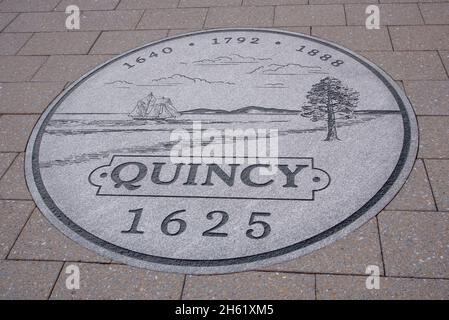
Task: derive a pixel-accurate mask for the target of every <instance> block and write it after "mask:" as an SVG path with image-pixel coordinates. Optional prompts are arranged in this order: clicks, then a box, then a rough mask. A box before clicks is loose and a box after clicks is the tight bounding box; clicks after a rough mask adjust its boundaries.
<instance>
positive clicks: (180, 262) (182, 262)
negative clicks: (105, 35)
mask: <svg viewBox="0 0 449 320" xmlns="http://www.w3.org/2000/svg"><path fill="white" fill-rule="evenodd" d="M226 31H231V32H233V31H242V32H248V31H260V32H269V33H278V34H282V35H288V36H293V37H298V38H302V39H306V40H309V41H314V42H317V43H319V44H321V45H324V46H328V47H330V48H332V49H334V50H337V51H339V52H341V53H343V54H345V55H347V56H349V57H350V58H352V59H354V60H356V61H357V62H359V63H361V64H362V65H363V66H365V67H366V68H367V69H368V70H370V71H371V72H373V73H374V75H375V76H376V77H377V78H379V79H380V80H381V81H382V83H383V84H384V85H385V86H386V87H387V88H388V90H389V91H390V92H391V94H392V95H393V97H394V99H395V101H396V103H397V104H398V107H399V110H400V112H401V115H402V121H403V126H404V141H403V145H402V150H401V154H400V156H399V160H398V162H397V164H396V167H395V168H394V170H393V172H392V173H391V175H390V177H389V178H388V180H387V181H386V182H385V183H384V185H383V186H382V187H381V188H380V189H379V191H377V193H376V194H375V195H374V196H373V197H372V198H371V199H370V200H368V202H366V203H365V204H364V205H363V206H362V207H361V208H359V209H358V210H357V211H356V212H354V213H353V214H352V215H350V216H349V217H348V218H346V219H345V220H343V221H341V222H339V223H338V224H336V225H334V226H333V227H331V228H329V229H327V230H325V231H323V232H321V233H319V234H317V235H315V236H313V237H310V238H308V239H305V240H302V241H300V242H297V243H295V244H292V245H289V246H287V247H284V248H280V249H276V250H273V251H269V252H264V253H260V254H255V255H249V256H243V257H237V258H227V259H212V260H194V259H175V258H166V257H160V256H153V255H149V254H144V253H140V252H136V251H132V250H129V249H126V248H122V247H120V246H117V245H115V244H112V243H110V242H107V241H105V240H103V239H101V238H99V237H97V236H95V235H93V234H92V233H90V232H88V231H86V230H84V229H83V228H81V227H80V226H78V225H77V224H75V223H74V222H73V221H72V220H70V219H69V218H68V217H67V216H66V215H65V214H64V213H63V212H62V211H61V210H60V209H59V208H58V207H57V206H56V204H55V203H54V202H53V200H52V199H51V197H50V195H49V194H48V192H47V190H46V189H45V186H44V183H43V181H42V177H41V174H40V170H39V148H40V143H41V140H42V135H43V133H44V129H45V127H46V125H47V123H48V121H49V119H50V118H51V117H52V115H53V113H54V112H55V111H56V109H57V108H58V107H59V105H60V104H61V102H62V101H64V99H65V97H66V96H67V95H69V94H70V93H71V92H72V91H73V90H74V89H76V88H77V87H78V86H79V85H80V84H81V83H83V82H84V81H85V80H87V79H88V78H89V77H90V76H92V75H93V74H95V73H96V72H98V71H100V70H102V69H103V68H104V67H106V66H108V65H109V64H111V63H113V62H115V61H116V60H119V59H121V58H124V57H126V56H128V55H130V54H132V53H134V52H136V51H139V50H142V49H144V48H147V47H151V46H153V45H156V44H160V43H163V42H166V41H171V40H175V39H179V38H184V37H189V36H194V35H198V34H207V33H215V32H226ZM410 141H411V127H410V119H409V117H408V113H407V110H406V108H405V106H404V103H403V101H402V99H401V98H400V96H399V94H398V92H397V91H396V90H395V89H394V88H393V87H392V85H391V84H390V82H389V81H388V80H387V79H386V78H385V77H384V76H383V75H382V74H381V73H379V72H378V71H377V70H376V69H374V68H373V67H372V66H371V65H370V64H369V63H367V62H366V61H363V60H362V59H360V58H359V57H357V56H355V55H353V54H352V53H351V52H347V51H346V50H344V49H343V48H340V47H337V46H334V45H333V44H332V43H329V42H325V41H321V40H319V39H316V38H312V37H307V36H302V35H301V34H295V33H288V32H282V31H275V30H270V29H266V30H265V29H251V28H248V29H239V28H231V29H214V30H207V31H200V32H196V33H190V34H183V35H178V36H174V37H171V38H167V39H163V40H159V41H155V42H152V43H149V44H148V45H145V46H143V47H139V48H136V49H134V50H132V51H128V52H126V53H124V54H122V55H119V56H117V57H115V58H113V59H111V60H109V61H107V62H106V63H104V64H103V65H101V66H99V67H97V68H95V69H94V70H92V71H90V72H89V73H88V74H87V75H85V76H83V77H82V78H81V79H79V80H77V81H76V82H75V84H74V85H73V86H72V87H71V88H70V89H69V90H68V91H67V92H66V93H64V95H63V96H62V97H61V98H59V100H58V101H57V103H56V104H55V105H54V106H53V107H52V109H51V110H50V112H49V113H48V114H47V116H46V117H45V119H44V120H43V121H42V123H41V126H40V127H39V131H38V132H37V135H36V139H35V142H34V145H33V151H32V160H31V161H32V162H31V169H32V174H33V178H34V182H35V184H36V187H37V189H38V191H39V193H40V195H41V197H42V200H43V201H44V203H45V204H46V205H47V207H48V209H50V210H51V212H52V213H53V214H54V216H55V217H56V218H58V219H59V220H60V221H61V222H62V223H63V224H64V225H66V226H67V227H68V228H69V229H71V230H72V231H73V232H75V233H76V234H78V235H79V236H81V237H82V238H84V239H86V240H88V241H90V242H92V243H94V244H96V245H98V246H100V247H103V248H104V249H107V250H109V251H112V252H114V253H116V254H119V255H123V256H127V257H130V258H133V259H138V260H142V261H147V262H152V263H159V264H165V265H176V266H190V267H217V266H228V265H235V264H242V263H250V262H255V261H258V260H264V259H268V258H273V257H277V256H281V255H285V254H288V253H290V252H293V251H296V250H299V249H302V248H305V247H307V246H310V245H312V244H314V243H316V242H319V241H321V240H324V239H325V238H328V237H329V236H331V235H333V234H335V233H336V232H338V231H340V230H342V229H343V228H345V227H347V226H349V225H350V224H351V223H353V222H354V221H356V220H357V219H358V218H360V217H361V216H363V215H364V214H365V213H366V212H367V210H369V209H370V208H371V207H372V206H374V205H375V204H376V203H377V202H378V201H379V200H380V199H381V198H382V197H383V196H384V195H385V193H386V192H387V191H388V190H389V189H390V188H391V186H393V184H394V183H395V181H396V180H397V178H398V176H399V175H400V173H401V171H402V169H403V167H404V164H405V162H406V159H407V157H408V154H409V150H410ZM415 159H416V157H415ZM379 211H380V210H379Z"/></svg>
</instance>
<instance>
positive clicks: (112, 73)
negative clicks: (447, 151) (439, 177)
mask: <svg viewBox="0 0 449 320" xmlns="http://www.w3.org/2000/svg"><path fill="white" fill-rule="evenodd" d="M329 7H330V6H329ZM337 7H338V6H337ZM226 9H227V8H220V10H226ZM187 10H190V11H187ZM217 10H218V9H217ZM320 10H322V9H320ZM171 13H173V14H180V16H179V17H182V16H183V15H185V14H186V13H188V15H189V16H190V18H192V17H193V15H196V14H200V15H201V9H176V10H172V9H164V10H155V11H152V10H150V11H147V12H146V15H147V17H146V18H145V16H144V18H143V19H142V21H141V23H140V24H139V27H143V26H142V24H146V23H153V22H151V21H149V15H151V14H155V16H157V17H159V18H161V19H162V17H163V16H164V15H165V14H171ZM190 14H193V15H190ZM192 19H193V18H192ZM192 21H193V20H192ZM166 27H171V26H166ZM229 38H230V39H229ZM302 46H304V47H302ZM93 57H95V56H89V58H93ZM52 58H53V57H52ZM56 58H58V57H55V59H56ZM80 58H82V59H85V58H86V57H80ZM103 58H105V56H98V59H99V60H101V59H103ZM65 59H68V58H67V57H66V56H61V57H60V61H59V63H60V64H61V67H57V68H55V67H51V66H53V65H55V61H51V58H50V59H49V61H48V62H47V63H46V64H45V65H44V66H43V67H42V68H41V70H40V71H39V73H38V74H37V75H36V76H35V79H39V78H41V77H43V79H48V78H51V77H52V74H53V73H57V70H59V68H61V70H64V69H63V68H66V69H65V70H67V68H68V67H67V66H66V65H64V64H63V63H62V62H63V61H65ZM70 59H73V61H74V62H76V59H79V58H78V57H76V56H72V57H70ZM93 62H94V61H93ZM56 65H58V64H56ZM84 65H85V64H84ZM75 66H76V63H74V64H73V65H72V66H69V68H73V69H76V68H75ZM76 71H77V72H80V70H76ZM44 75H45V76H44ZM67 80H68V79H67ZM320 81H321V82H320ZM318 83H320V84H322V85H323V86H324V87H322V88H323V90H321V91H320V90H319V89H317V92H316V93H315V94H316V96H317V97H318V98H319V99H323V97H327V100H326V99H325V101H328V102H326V103H331V102H329V101H333V100H334V99H337V98H338V99H352V104H350V103H349V106H348V108H349V109H352V108H354V109H355V112H354V113H352V112H349V111H348V110H347V109H339V108H341V105H342V103H343V102H341V101H343V100H340V103H339V104H335V105H334V108H337V109H338V111H335V112H336V117H337V120H336V123H337V125H336V126H332V124H329V125H327V120H326V119H327V117H326V115H327V113H326V112H330V111H323V110H328V109H320V108H323V107H322V105H319V106H315V109H312V111H313V112H314V118H313V119H312V120H318V121H316V122H314V121H310V119H309V118H307V117H305V115H307V112H308V111H310V110H308V107H307V105H308V103H310V104H314V103H315V102H313V100H312V101H309V102H308V101H307V97H306V96H307V95H308V92H311V90H312V89H313V88H319V86H318V85H316V86H315V87H312V86H313V85H314V84H318ZM386 84H388V86H387V85H386ZM330 86H331V87H332V90H334V91H332V92H334V93H335V95H336V96H333V97H330V96H329V95H328V92H329V91H330V89H329V88H330ZM348 92H353V93H352V95H349V96H348V95H347V93H348ZM150 93H152V94H153V95H154V96H156V98H154V96H153V98H151V97H152V96H151V95H150ZM162 96H164V97H167V98H169V99H170V102H169V101H168V100H164V98H161V97H162ZM145 99H148V100H145ZM154 99H157V100H154ZM139 101H140V103H139V104H138V102H139ZM145 101H147V103H148V110H147V111H148V112H147V111H141V109H140V108H141V107H140V105H142V103H143V104H144V105H145ZM154 101H157V103H156V104H154ZM323 101H324V100H323ZM345 101H346V100H345ZM170 103H171V104H172V105H173V107H174V108H175V109H177V111H176V112H174V111H171V112H169V116H161V114H162V111H161V112H159V113H158V112H156V111H154V110H157V109H155V108H156V106H157V108H162V109H161V110H163V111H164V110H172V109H170V108H171V107H170V108H169V104H170ZM321 103H322V104H325V102H321ZM345 103H346V104H348V102H345ZM138 105H139V107H138V108H136V106H138ZM246 107H250V108H246ZM199 108H200V109H199ZM201 108H203V109H201ZM204 108H206V109H209V110H207V112H206V113H204ZM269 108H270V109H269ZM217 109H220V110H225V111H216V110H217ZM151 112H156V113H155V114H156V115H151V116H150V114H151ZM165 112H167V111H165ZM302 115H303V116H302ZM167 117H168V118H167ZM170 117H171V118H170ZM1 119H3V117H2V118H0V121H1ZM193 121H201V122H202V128H203V129H218V130H223V129H227V128H234V129H249V128H254V129H278V131H279V140H278V143H279V146H278V148H279V156H280V158H279V159H278V160H279V162H280V164H281V165H285V166H288V167H289V168H290V170H292V169H293V168H295V166H298V165H300V166H302V168H303V169H302V170H303V171H301V174H300V175H299V174H298V176H297V177H296V178H294V181H295V183H296V185H290V184H289V183H288V180H287V179H286V176H285V174H283V173H281V170H277V171H276V172H275V173H274V174H273V175H272V176H270V177H271V179H272V181H273V182H270V183H271V184H269V185H268V186H267V187H255V186H254V184H253V185H251V184H249V182H250V179H253V181H256V182H257V183H259V184H261V183H264V182H266V181H267V180H268V177H265V176H262V175H260V174H258V173H256V171H253V176H247V177H246V178H245V174H244V173H243V174H242V172H243V171H242V170H243V168H245V167H246V166H247V165H249V164H248V163H247V161H246V162H245V161H244V162H243V163H240V164H239V166H238V168H237V174H236V176H235V179H234V182H233V184H225V183H224V181H222V180H220V178H219V177H218V176H217V175H215V174H213V173H211V179H213V182H214V185H213V186H210V185H209V186H207V185H208V183H205V182H203V181H205V180H203V179H206V173H207V166H206V164H205V163H203V164H201V166H200V167H199V169H198V174H197V178H196V179H197V182H198V184H197V185H185V184H183V183H184V182H185V181H187V180H188V182H189V184H190V183H191V182H192V181H193V180H190V178H189V179H187V174H188V173H187V165H183V166H182V165H181V167H180V168H181V171H180V174H179V177H178V178H177V180H176V181H175V182H173V183H172V184H169V185H163V184H161V183H158V182H157V180H156V178H155V176H157V173H156V172H155V171H154V172H153V173H152V171H153V169H154V167H155V166H156V164H155V163H156V162H166V165H167V166H166V167H163V168H164V169H162V170H163V173H162V174H161V178H162V179H163V180H167V179H169V178H170V176H171V174H173V173H174V171H173V170H174V168H175V165H174V164H173V163H172V161H173V159H170V158H169V155H170V152H171V151H172V145H173V143H170V139H169V138H170V132H172V130H175V129H184V130H192V124H193ZM328 129H329V130H328ZM43 130H45V131H43ZM336 132H338V138H339V139H338V140H337V136H336V134H337V133H336ZM326 137H328V139H326ZM328 140H330V141H328ZM29 141H30V142H29V145H28V149H27V158H26V175H27V179H28V185H29V188H30V190H31V192H32V194H33V196H34V199H35V201H36V202H37V204H38V206H39V208H40V209H41V211H42V212H43V214H44V215H45V216H46V217H47V218H48V219H49V220H50V221H51V222H52V223H53V224H54V225H55V226H56V227H58V228H59V229H60V230H61V231H63V232H64V233H65V234H66V235H68V236H69V237H71V238H72V239H74V240H76V241H77V242H79V243H80V244H81V245H84V246H86V247H88V248H90V249H93V250H95V251H96V252H98V253H100V254H103V255H106V256H108V257H110V258H113V259H115V260H118V261H121V262H125V263H128V264H131V265H136V266H140V267H147V268H151V269H156V270H162V271H175V272H181V273H223V272H233V271H238V270H247V269H253V268H256V267H257V268H258V267H262V266H265V265H267V264H271V263H277V262H282V261H286V260H289V259H292V258H296V257H299V256H301V255H303V254H306V253H309V252H311V251H313V250H315V249H318V248H321V247H323V246H325V245H327V244H329V243H331V242H333V241H334V240H336V239H338V238H341V237H343V236H345V235H347V234H348V233H349V232H351V231H352V230H355V229H356V228H358V227H360V226H361V225H362V224H363V223H365V222H367V221H368V220H369V219H370V218H372V217H373V216H374V215H375V214H377V213H378V212H379V211H380V210H382V209H383V208H384V207H385V206H386V205H387V204H388V202H389V201H390V200H391V199H392V198H393V197H394V195H395V194H396V193H397V192H398V191H399V189H400V187H401V186H402V184H403V183H404V182H405V180H406V178H407V176H408V174H409V173H410V171H411V169H412V166H413V163H414V160H415V157H416V149H417V142H418V141H417V129H416V121H415V117H414V114H413V111H412V109H411V106H410V104H409V103H408V100H407V99H406V98H405V95H404V94H403V92H402V91H401V90H400V88H399V86H398V85H397V84H396V83H395V82H394V81H393V80H392V79H390V78H389V77H388V76H387V75H386V74H385V73H384V72H383V71H382V70H380V69H379V68H378V67H376V66H374V65H372V64H370V63H368V62H367V60H365V59H363V58H361V56H358V55H355V54H354V53H352V52H348V51H347V50H346V49H343V48H341V47H337V46H334V45H331V44H328V43H327V42H324V41H322V40H317V39H315V38H311V37H308V36H304V35H302V36H301V35H297V34H293V33H287V32H281V31H279V30H263V29H238V30H223V31H220V30H218V31H209V32H201V33H195V34H191V35H189V36H179V37H174V38H170V39H167V40H163V41H161V42H156V43H153V44H150V45H148V46H145V47H143V48H141V49H137V50H134V51H132V52H129V53H128V54H126V55H124V56H121V57H118V58H116V59H114V60H112V61H111V62H109V63H107V64H105V65H103V66H101V67H99V68H97V69H96V70H94V71H93V72H92V73H90V74H89V75H87V76H85V77H84V78H83V79H82V80H80V81H77V82H75V83H74V84H72V85H71V86H70V87H68V88H67V91H66V92H65V93H64V94H62V95H61V96H60V97H59V99H58V100H56V101H55V102H54V103H53V104H52V105H51V106H50V108H49V109H48V110H47V111H46V112H45V113H44V115H43V116H42V118H41V119H40V121H39V123H38V125H37V126H36V128H35V130H34V132H33V134H32V136H31V138H30V140H29ZM175 146H176V144H175ZM32 159H34V160H33V161H34V162H32ZM130 159H133V160H132V161H134V162H139V163H140V164H139V166H140V167H139V168H141V169H140V170H143V169H142V168H143V166H145V168H146V169H147V170H148V172H144V171H141V173H142V176H141V177H139V179H138V184H136V185H133V186H129V184H128V183H127V182H125V183H121V182H120V180H121V181H122V182H124V181H125V180H126V181H127V180H133V179H134V178H136V177H137V176H136V174H137V171H136V170H135V169H136V167H133V168H132V167H129V165H131V166H135V164H130V163H129V161H131V160H130ZM122 165H124V166H125V167H127V169H126V170H124V171H123V172H122V171H120V170H121V169H120V168H122V167H123V166H122ZM117 166H118V167H117ZM221 166H222V168H223V170H225V171H226V172H228V171H229V170H230V167H229V166H228V165H227V164H221ZM133 170H134V171H133ZM165 170H167V171H165ZM168 170H172V171H170V172H171V173H170V172H168ZM111 177H112V179H111ZM186 179H187V180H186ZM270 181H271V180H270ZM130 183H131V184H135V183H137V182H130ZM200 183H202V184H200ZM231 185H232V187H231ZM47 193H48V194H47ZM50 208H51V210H50ZM216 210H220V211H224V212H226V213H220V212H215V214H208V213H210V212H213V211H216ZM173 212H179V213H178V214H176V215H174V216H173V217H172V218H176V219H182V220H183V222H181V225H183V224H184V223H185V228H181V229H180V230H179V233H178V232H177V229H176V225H177V222H176V221H178V223H179V220H176V221H171V222H170V224H169V226H168V227H167V228H165V227H164V223H163V221H164V220H165V221H166V222H167V221H168V220H167V219H169V218H167V217H168V215H169V214H170V213H173ZM261 213H262V214H261ZM221 217H224V218H223V219H224V220H223V223H222V224H221V225H220V226H218V227H217V228H214V229H213V230H210V229H211V228H213V227H214V226H217V224H218V223H219V222H220V218H221ZM226 217H227V218H228V219H226ZM251 217H252V218H251ZM134 219H135V220H134ZM69 221H71V222H70V223H69ZM133 221H134V222H135V228H134V229H133V228H131V225H132V224H133ZM257 221H263V223H262V222H257ZM267 224H268V225H269V227H268V226H267ZM74 226H78V227H79V228H78V227H76V228H74ZM136 226H137V227H136ZM164 228H165V229H164ZM208 229H209V232H207V230H208ZM127 230H131V231H132V232H127ZM164 230H165V231H164ZM263 230H265V232H262V231H263ZM211 232H212V233H211ZM217 233H218V234H217ZM251 235H253V236H252V237H251ZM258 238H259V239H258Z"/></svg>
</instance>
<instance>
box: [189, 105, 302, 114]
mask: <svg viewBox="0 0 449 320" xmlns="http://www.w3.org/2000/svg"><path fill="white" fill-rule="evenodd" d="M298 113H299V110H290V109H278V108H265V107H258V106H248V107H243V108H238V109H234V110H223V109H208V108H198V109H192V110H186V111H181V114H298Z"/></svg>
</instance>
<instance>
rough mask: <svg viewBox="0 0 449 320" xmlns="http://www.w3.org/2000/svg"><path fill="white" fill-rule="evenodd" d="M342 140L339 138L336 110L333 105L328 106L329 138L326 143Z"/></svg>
mask: <svg viewBox="0 0 449 320" xmlns="http://www.w3.org/2000/svg"><path fill="white" fill-rule="evenodd" d="M333 140H340V139H338V136H337V125H336V123H335V113H334V108H333V107H332V105H331V104H328V105H327V137H326V139H324V141H333Z"/></svg>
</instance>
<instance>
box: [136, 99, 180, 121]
mask: <svg viewBox="0 0 449 320" xmlns="http://www.w3.org/2000/svg"><path fill="white" fill-rule="evenodd" d="M129 116H130V117H132V118H133V119H141V120H148V119H169V118H176V117H178V116H180V113H179V112H178V110H176V108H175V107H174V106H173V103H172V101H171V99H170V98H165V97H155V96H154V95H153V93H150V94H149V95H147V96H146V97H145V98H143V99H141V100H139V101H137V104H136V106H135V107H134V109H133V111H131V113H130V114H129Z"/></svg>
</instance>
